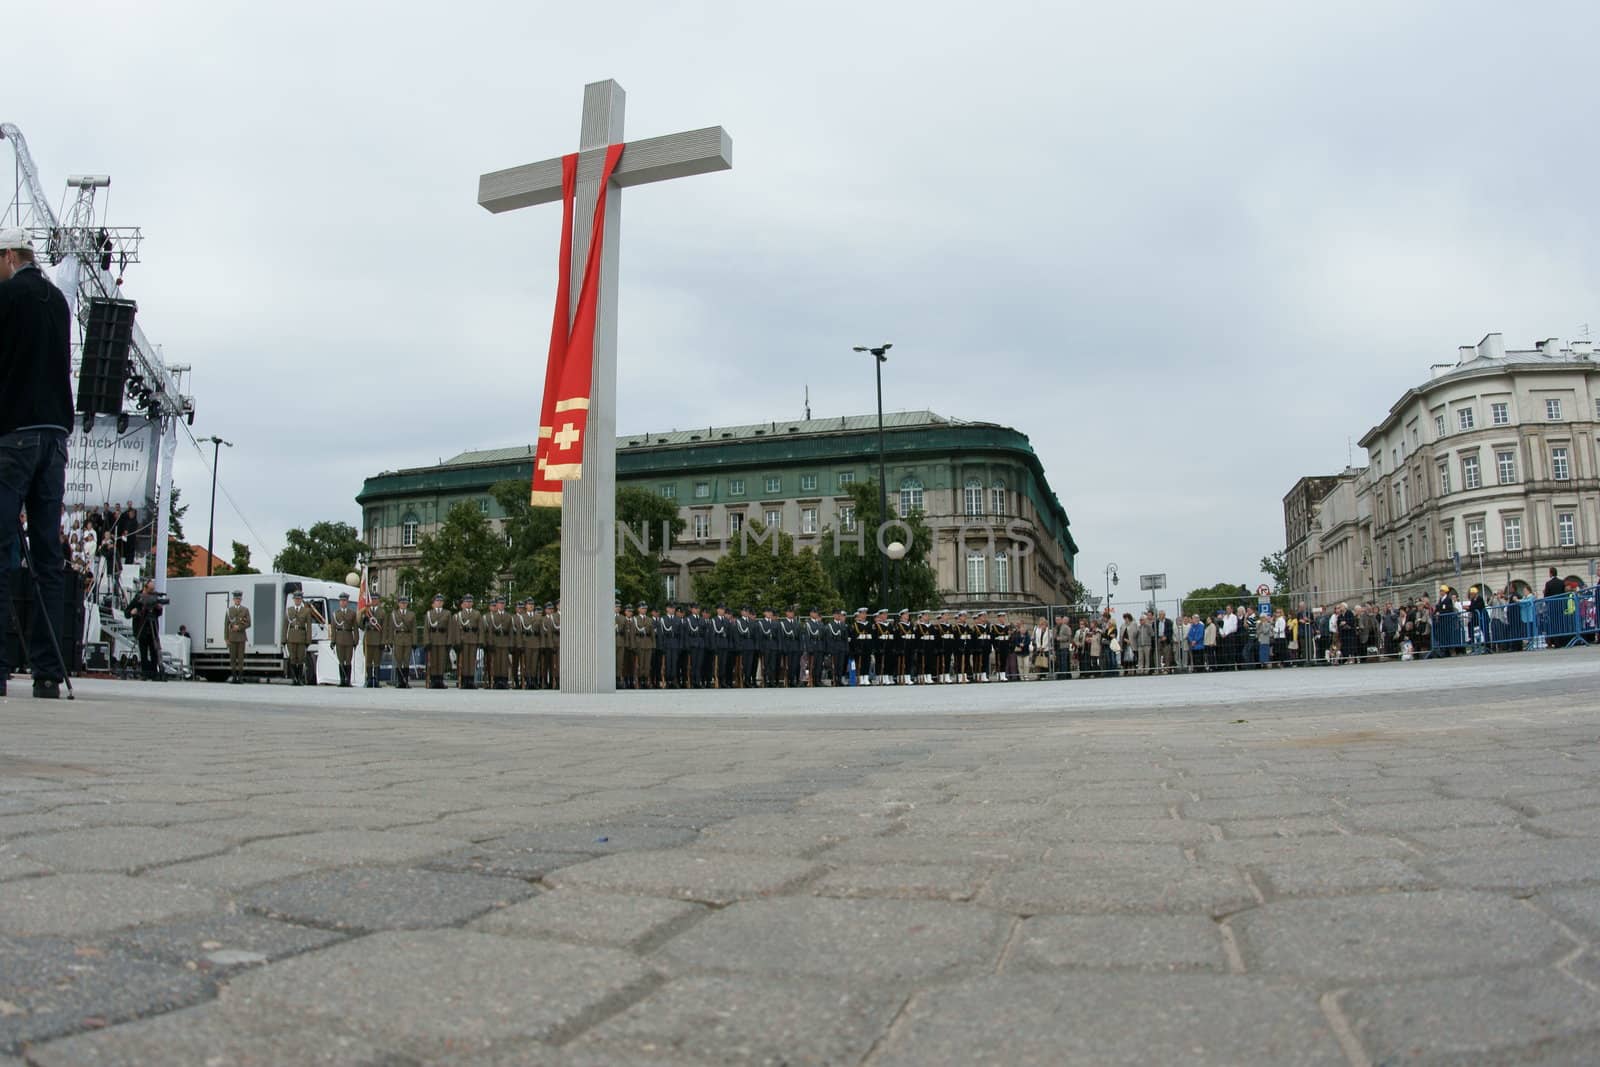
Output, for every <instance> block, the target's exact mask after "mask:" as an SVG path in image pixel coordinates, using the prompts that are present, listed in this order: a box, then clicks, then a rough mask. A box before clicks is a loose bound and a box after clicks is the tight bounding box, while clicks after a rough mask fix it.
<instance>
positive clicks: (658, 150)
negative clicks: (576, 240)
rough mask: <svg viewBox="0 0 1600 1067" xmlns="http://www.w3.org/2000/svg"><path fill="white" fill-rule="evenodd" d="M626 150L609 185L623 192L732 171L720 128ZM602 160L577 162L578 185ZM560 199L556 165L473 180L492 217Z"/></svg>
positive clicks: (594, 156)
mask: <svg viewBox="0 0 1600 1067" xmlns="http://www.w3.org/2000/svg"><path fill="white" fill-rule="evenodd" d="M627 144H628V147H627V148H626V149H625V150H624V151H623V153H622V159H621V160H620V161H619V162H618V163H617V169H616V171H615V172H613V174H612V176H611V181H612V183H613V184H615V185H618V186H621V187H623V188H627V187H628V186H630V185H646V184H648V183H650V182H661V181H666V180H667V179H669V178H685V177H688V176H689V175H691V174H710V173H712V172H714V171H719V170H731V169H732V168H733V138H731V137H729V136H728V131H727V130H724V129H723V128H722V127H721V126H707V127H706V128H705V129H703V130H689V131H687V132H685V133H669V134H667V135H666V136H664V137H651V138H647V139H646V140H643V141H629V142H628V143H627ZM604 158H605V149H604V148H593V149H590V150H589V151H586V152H584V153H582V154H581V155H580V156H579V157H578V181H579V182H580V183H581V182H584V181H591V182H592V181H596V180H598V178H599V176H600V164H601V162H602V160H603V159H604ZM560 199H561V160H560V159H546V160H542V161H540V162H538V163H528V164H524V165H523V166H520V167H511V168H510V169H508V170H497V171H493V172H491V173H489V174H484V175H481V176H480V177H479V178H478V204H479V206H481V207H484V208H486V209H488V210H489V211H492V212H494V213H496V214H499V213H500V212H502V211H513V210H515V209H517V208H519V207H532V206H533V205H534V204H548V203H552V202H554V201H557V200H560Z"/></svg>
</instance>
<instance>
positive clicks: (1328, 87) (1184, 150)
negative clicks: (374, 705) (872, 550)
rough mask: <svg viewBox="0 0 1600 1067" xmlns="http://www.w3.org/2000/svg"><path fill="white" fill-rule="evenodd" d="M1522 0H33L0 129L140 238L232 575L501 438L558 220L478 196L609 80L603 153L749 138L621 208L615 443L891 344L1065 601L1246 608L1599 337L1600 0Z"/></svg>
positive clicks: (844, 380) (157, 335)
mask: <svg viewBox="0 0 1600 1067" xmlns="http://www.w3.org/2000/svg"><path fill="white" fill-rule="evenodd" d="M1520 7H1522V6H1521V5H1510V4H1505V3H1478V2H1462V0H1451V2H1435V3H1403V2H1402V3H1395V2H1394V0H1385V2H1372V3H1357V2H1344V3H1337V4H1326V5H1310V4H1296V5H1283V4H1268V3H1260V4H1194V3H1190V2H1184V3H1176V2H1174V3H1129V4H1122V5H1107V4H1104V3H1093V4H1090V3H1056V4H1043V3H1039V4H1033V3H1009V2H990V3H986V4H977V5H974V4H970V3H965V4H954V3H947V2H943V0H918V2H916V3H910V2H901V3H893V4H890V3H862V2H861V0H855V2H853V3H833V2H813V3H809V4H805V5H764V4H751V3H709V2H708V3H694V4H672V3H664V2H657V3H637V4H636V3H627V2H617V0H613V2H610V3H599V4H593V3H583V4H576V3H572V4H550V3H543V2H539V3H511V2H504V3H473V2H457V3H453V4H449V5H445V6H440V5H438V4H418V3H413V2H409V0H396V2H392V3H388V4H384V5H369V4H359V5H356V4H341V3H330V2H327V0H323V2H319V3H315V4H303V3H274V4H261V3H259V2H252V3H235V2H219V0H203V2H200V0H197V2H177V0H152V2H150V3H144V4H138V5H130V4H125V3H121V2H115V3H106V2H87V3H76V4H71V5H63V4H57V3H51V4H32V5H26V6H18V7H16V9H15V10H10V11H8V13H7V16H6V19H5V25H4V27H3V29H0V39H3V40H4V41H5V42H6V44H7V45H8V47H7V52H8V54H10V55H11V56H13V57H14V60H15V63H14V65H13V66H12V67H11V68H10V73H9V75H8V77H7V79H6V84H7V90H6V91H5V93H4V94H3V97H0V98H3V100H4V106H3V107H0V120H5V121H10V122H14V123H17V124H18V125H19V126H20V127H21V128H22V131H23V133H24V134H25V136H26V137H27V138H28V141H29V144H30V147H31V148H32V151H33V154H34V157H35V160H36V162H37V163H38V165H39V168H40V169H41V171H42V176H43V178H44V181H45V184H46V187H47V188H48V189H49V190H50V191H51V193H52V195H56V194H57V193H58V191H59V190H60V189H61V188H62V185H63V182H64V179H65V176H66V175H67V174H68V173H70V172H82V171H91V172H100V171H103V172H107V173H109V174H111V175H112V176H113V185H112V188H111V190H110V193H111V198H110V218H109V221H110V222H111V223H113V224H120V225H138V226H141V227H143V229H144V234H145V244H144V251H143V262H142V263H141V264H140V265H139V266H137V267H134V268H130V270H129V272H128V281H127V289H128V292H129V295H131V296H133V297H134V298H136V299H137V300H138V301H139V307H140V310H139V321H140V323H141V324H142V325H143V327H144V330H145V332H146V334H147V335H148V336H149V337H150V339H151V340H152V341H155V342H157V343H160V344H161V345H163V346H164V350H165V353H166V357H167V359H168V360H169V361H171V362H181V363H191V364H193V365H194V368H195V372H194V379H193V385H194V392H195V394H196V397H197V404H198V409H199V416H198V418H197V420H196V422H195V426H194V432H195V434H196V435H197V436H207V435H210V434H212V433H217V434H220V435H222V436H224V437H226V438H228V439H230V440H232V441H233V442H234V443H235V446H236V447H235V448H234V449H232V450H231V451H228V450H224V455H223V459H222V471H221V477H222V482H223V484H224V485H225V486H226V487H227V488H228V489H229V490H230V492H231V494H232V495H233V497H234V498H235V499H236V500H237V501H238V502H239V504H240V507H241V509H242V510H243V512H244V514H245V515H246V516H247V517H248V519H249V523H250V525H251V526H253V528H254V529H255V530H256V531H258V532H259V534H260V535H261V540H260V541H258V540H257V539H256V538H255V537H253V536H251V535H250V534H249V532H248V531H247V530H246V528H245V524H244V523H243V522H241V520H240V519H239V517H238V516H237V515H235V514H234V513H233V512H232V511H231V510H230V509H229V508H228V507H227V505H226V502H225V501H223V502H219V506H218V514H217V540H218V542H219V544H221V545H226V544H227V543H228V542H229V541H230V540H233V539H235V538H237V539H241V540H247V541H251V542H254V547H255V552H256V557H257V560H258V561H259V562H266V561H269V560H270V558H271V556H272V554H273V553H274V552H276V551H277V550H278V549H279V548H280V547H281V545H282V536H283V533H284V531H285V530H286V529H288V528H289V527H292V526H304V525H308V524H310V523H311V522H314V521H316V520H319V519H343V520H346V521H349V522H351V523H357V524H358V523H359V516H358V511H357V508H356V506H355V503H354V499H353V498H354V496H355V494H356V493H357V492H358V491H359V489H360V487H361V482H362V479H363V477H365V476H367V475H370V474H373V473H376V472H378V471H381V470H385V469H393V468H398V467H406V466H414V465H419V464H426V463H431V462H435V461H437V460H438V459H439V458H441V457H444V456H449V455H452V454H454V453H456V452H458V451H461V450H463V449H467V448H474V447H493V446H502V445H508V444H525V443H527V442H528V441H530V440H531V438H532V434H533V432H534V427H535V423H536V421H537V416H538V402H539V391H540V388H541V384H542V373H543V367H542V363H543V359H544V350H545V345H546V343H547V339H548V337H547V332H548V328H549V325H548V324H549V315H550V303H551V299H552V296H553V293H554V274H555V259H556V257H555V244H556V236H557V232H558V229H559V223H560V211H559V208H557V207H555V206H553V205H547V206H545V207H540V208H532V209H527V210H523V211H520V212H516V213H513V214H509V215H502V216H491V215H489V214H488V213H487V212H485V211H483V210H482V209H481V208H479V207H477V205H476V203H475V197H476V189H477V177H478V175H479V173H481V172H483V171H487V170H496V169H500V168H503V167H507V166H513V165H516V164H520V163H525V162H531V161H534V160H537V159H543V158H546V157H549V156H555V155H559V154H561V153H562V152H565V151H570V150H571V149H573V148H575V147H576V140H577V134H578V119H579V110H580V106H581V102H582V87H583V85H584V83H586V82H589V81H594V80H597V79H600V78H606V77H612V78H615V79H616V80H617V81H618V82H620V83H621V84H622V86H623V88H624V89H626V90H627V92H628V94H629V95H628V103H627V130H628V135H629V136H630V137H632V138H639V137H649V136H653V135H657V134H662V133H670V132H675V131H678V130H684V129H692V128H695V127H699V126H707V125H715V124H721V125H723V126H725V127H727V129H728V130H729V132H730V133H731V135H732V137H733V141H734V169H733V170H732V171H731V172H728V173H723V174H715V175H709V176H703V177H697V178H693V179H688V180H683V181H675V182H669V183H665V184H661V185H655V186H650V187H646V188H641V189H636V190H632V191H629V192H628V193H627V194H626V197H625V203H624V208H623V220H624V225H623V231H624V233H623V244H622V293H621V301H620V310H621V326H620V349H621V355H620V367H621V388H620V393H621V395H620V398H619V401H618V403H619V408H618V419H617V423H618V427H619V430H620V431H622V432H625V433H626V432H639V431H644V430H658V429H671V428H675V427H688V426H698V425H706V424H711V423H739V422H752V421H760V420H765V419H783V418H793V417H796V416H798V415H800V414H801V411H802V404H803V390H804V388H805V386H806V385H807V384H809V386H810V389H811V405H812V410H813V413H814V414H816V415H819V416H822V415H838V414H854V413H864V412H869V411H871V410H872V407H873V394H872V373H871V366H870V361H869V360H866V359H864V358H863V357H860V356H857V355H854V354H852V353H851V351H850V347H851V346H852V345H853V344H861V343H867V342H873V343H877V342H881V341H892V342H894V345H895V348H894V351H893V354H892V356H893V358H892V360H891V362H890V363H889V364H888V365H887V366H886V368H885V371H886V373H885V382H884V387H885V403H886V406H887V407H888V408H889V409H891V410H900V409H918V408H931V409H932V410H934V411H937V412H939V413H941V414H944V415H950V416H956V417H959V418H964V419H973V420H990V421H995V422H1001V423H1006V424H1009V425H1012V426H1015V427H1016V428H1017V429H1019V430H1021V431H1023V432H1024V433H1026V434H1028V435H1029V437H1030V438H1031V440H1032V443H1033V447H1034V449H1035V450H1036V451H1037V452H1038V453H1039V455H1040V457H1041V459H1042V460H1043V462H1044V466H1045V470H1046V472H1047V473H1048V475H1049V478H1050V482H1051V485H1052V486H1053V488H1054V489H1055V491H1056V492H1057V494H1058V495H1059V496H1060V498H1061V500H1062V502H1063V503H1064V504H1065V506H1066V509H1067V512H1068V514H1069V516H1070V517H1071V520H1072V531H1073V534H1074V536H1075V537H1076V539H1077V541H1078V544H1079V545H1080V546H1081V550H1082V551H1081V554H1080V556H1079V557H1078V574H1079V577H1080V578H1081V579H1082V580H1083V581H1084V582H1085V583H1086V584H1087V585H1089V587H1090V588H1091V589H1099V588H1101V586H1102V585H1103V583H1104V578H1103V571H1104V568H1105V566H1106V564H1107V563H1108V562H1115V563H1116V564H1118V566H1119V568H1120V570H1121V573H1122V575H1123V585H1122V587H1121V589H1120V590H1119V592H1121V593H1123V594H1126V593H1127V591H1128V590H1129V589H1130V586H1131V587H1132V588H1133V589H1135V590H1136V589H1137V576H1138V575H1139V574H1140V573H1143V572H1157V571H1164V572H1166V573H1167V574H1168V575H1169V578H1170V582H1171V585H1172V587H1173V588H1174V589H1175V590H1177V591H1179V592H1181V591H1183V590H1186V589H1188V588H1190V587H1193V586H1197V585H1209V584H1211V583H1213V582H1216V581H1222V580H1229V581H1246V582H1251V583H1254V582H1255V581H1257V580H1258V577H1259V575H1258V569H1257V566H1256V563H1257V560H1258V559H1259V558H1260V557H1261V556H1262V554H1264V553H1266V552H1269V551H1271V550H1274V549H1277V548H1281V547H1282V544H1283V511H1282V498H1283V495H1284V493H1285V492H1287V491H1288V489H1289V487H1290V486H1291V485H1292V484H1293V483H1294V481H1295V479H1297V478H1298V477H1300V476H1301V475H1304V474H1313V473H1326V472H1329V471H1333V470H1337V469H1339V468H1342V467H1343V466H1344V465H1345V462H1346V459H1347V455H1348V453H1347V448H1348V444H1347V442H1348V441H1350V440H1351V439H1353V438H1359V437H1360V436H1361V434H1362V433H1363V432H1364V431H1365V430H1367V429H1368V428H1369V427H1370V426H1372V425H1373V424H1374V423H1376V422H1377V421H1378V420H1379V419H1380V418H1381V417H1382V415H1383V414H1384V412H1385V411H1386V410H1387V409H1388V407H1389V405H1390V404H1391V403H1393V402H1394V401H1395V400H1396V399H1397V398H1398V397H1399V395H1400V394H1401V392H1403V391H1404V390H1405V389H1406V388H1407V387H1409V386H1411V385H1413V384H1416V383H1417V382H1419V381H1420V380H1422V379H1423V378H1424V377H1425V376H1426V374H1427V369H1428V365H1429V364H1430V363H1435V362H1439V361H1442V360H1447V359H1453V358H1454V353H1455V349H1456V347H1457V346H1458V345H1462V344H1470V343H1473V342H1476V341H1477V340H1478V339H1479V338H1480V337H1481V336H1482V335H1483V334H1485V333H1488V332H1491V331H1500V332H1502V333H1504V335H1505V338H1506V343H1507V345H1508V347H1526V346H1529V345H1531V344H1532V342H1534V341H1535V340H1538V339H1542V338H1544V337H1548V336H1561V337H1572V336H1578V335H1580V331H1581V327H1580V324H1582V323H1585V322H1593V323H1594V325H1595V328H1596V329H1597V330H1600V283H1597V279H1596V272H1595V263H1596V262H1597V260H1596V255H1595V249H1596V248H1597V247H1600V240H1597V238H1600V234H1597V232H1596V231H1597V224H1596V212H1595V206H1596V200H1595V175H1596V173H1600V168H1597V163H1600V160H1597V154H1600V150H1597V148H1596V132H1597V128H1596V119H1597V104H1596V101H1597V100H1600V93H1597V91H1596V73H1595V72H1596V63H1595V59H1594V51H1593V49H1594V46H1595V42H1596V41H1597V40H1600V32H1597V31H1600V14H1597V11H1600V8H1597V6H1596V5H1594V4H1593V3H1592V0H1588V2H1585V0H1573V2H1554V3H1547V4H1542V5H1538V11H1539V13H1538V14H1532V13H1530V12H1529V11H1528V10H1527V9H1526V8H1523V9H1522V10H1519V8H1520ZM9 155H10V153H9V151H7V150H6V149H4V148H0V164H9V162H10V160H9V158H5V157H9ZM1358 459H1359V456H1358ZM177 475H178V485H179V486H180V488H182V490H183V491H184V496H185V498H186V499H187V500H189V501H190V502H191V503H193V504H194V505H196V506H195V507H194V508H193V509H192V510H191V511H190V513H189V521H188V529H187V532H188V534H189V536H190V539H191V540H199V541H201V542H203V541H204V537H205V516H204V511H205V505H206V496H207V492H208V489H209V485H208V482H209V474H208V471H207V468H206V466H205V465H204V464H203V463H202V462H201V461H200V460H199V459H198V458H197V456H196V454H195V452H194V450H193V449H191V448H190V447H189V446H188V445H187V444H185V445H184V446H183V448H182V449H181V450H180V458H179V464H178V468H177ZM263 542H264V543H263ZM223 554H224V555H225V554H226V553H225V552H224V553H223ZM1133 595H1134V596H1137V595H1138V594H1137V593H1136V592H1135V593H1134V594H1133Z"/></svg>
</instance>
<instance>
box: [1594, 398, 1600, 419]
mask: <svg viewBox="0 0 1600 1067" xmlns="http://www.w3.org/2000/svg"><path fill="white" fill-rule="evenodd" d="M1594 417H1595V418H1596V419H1600V396H1597V397H1595V398H1594Z"/></svg>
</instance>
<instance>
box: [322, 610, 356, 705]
mask: <svg viewBox="0 0 1600 1067" xmlns="http://www.w3.org/2000/svg"><path fill="white" fill-rule="evenodd" d="M328 640H329V641H330V642H331V643H332V644H333V653H334V655H335V656H337V657H338V659H339V688H340V689H349V688H350V676H351V673H352V662H351V661H352V660H353V659H354V658H355V654H356V643H357V642H358V641H360V640H361V620H360V618H358V617H357V615H356V611H355V609H354V608H352V607H351V606H350V594H349V593H340V594H339V606H338V607H337V608H335V609H334V612H333V618H331V619H329V620H328Z"/></svg>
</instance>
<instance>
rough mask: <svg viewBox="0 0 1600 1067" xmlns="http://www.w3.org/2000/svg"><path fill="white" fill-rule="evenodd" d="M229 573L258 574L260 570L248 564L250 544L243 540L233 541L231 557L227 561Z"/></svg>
mask: <svg viewBox="0 0 1600 1067" xmlns="http://www.w3.org/2000/svg"><path fill="white" fill-rule="evenodd" d="M228 573H230V574H260V573H261V572H260V571H258V570H256V569H255V568H254V567H252V566H250V546H249V545H247V544H245V543H244V542H243V541H235V542H234V543H233V558H232V560H230V561H229V563H228Z"/></svg>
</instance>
